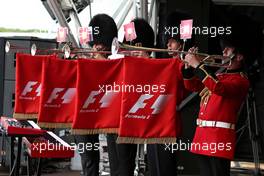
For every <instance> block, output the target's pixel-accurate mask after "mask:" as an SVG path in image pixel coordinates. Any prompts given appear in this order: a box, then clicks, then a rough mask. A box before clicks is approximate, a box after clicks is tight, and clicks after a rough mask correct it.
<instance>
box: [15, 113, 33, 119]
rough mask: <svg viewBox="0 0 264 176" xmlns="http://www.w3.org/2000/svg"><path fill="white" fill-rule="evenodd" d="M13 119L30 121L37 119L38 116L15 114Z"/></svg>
mask: <svg viewBox="0 0 264 176" xmlns="http://www.w3.org/2000/svg"><path fill="white" fill-rule="evenodd" d="M13 117H14V118H15V119H17V120H29V119H37V118H38V114H22V113H13Z"/></svg>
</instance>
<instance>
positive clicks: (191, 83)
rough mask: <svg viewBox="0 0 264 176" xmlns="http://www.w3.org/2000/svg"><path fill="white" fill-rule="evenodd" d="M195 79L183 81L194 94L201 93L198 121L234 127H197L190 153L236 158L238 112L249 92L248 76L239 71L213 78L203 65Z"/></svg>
mask: <svg viewBox="0 0 264 176" xmlns="http://www.w3.org/2000/svg"><path fill="white" fill-rule="evenodd" d="M194 73H195V75H196V76H193V77H192V78H189V79H184V85H185V87H186V88H187V89H189V90H192V91H201V90H202V89H203V90H202V91H201V93H200V96H201V104H200V112H199V116H198V119H200V120H205V121H210V122H217V123H218V124H219V123H222V122H224V123H225V124H230V125H232V128H231V126H230V128H228V127H224V128H223V127H216V126H210V127H208V126H199V125H198V126H197V128H196V132H195V136H194V139H193V143H192V145H191V152H193V153H197V154H202V155H208V156H215V157H223V158H227V159H230V160H232V159H233V158H234V152H235V143H236V132H235V129H234V124H235V123H236V121H237V113H238V111H239V108H240V106H241V104H242V102H243V101H244V100H245V97H246V95H247V92H248V89H249V81H248V79H247V77H246V76H245V75H244V74H243V73H242V72H238V71H232V72H226V73H221V74H217V75H214V74H213V73H210V71H209V70H208V68H206V67H205V66H203V65H201V66H200V67H199V68H197V69H195V71H194Z"/></svg>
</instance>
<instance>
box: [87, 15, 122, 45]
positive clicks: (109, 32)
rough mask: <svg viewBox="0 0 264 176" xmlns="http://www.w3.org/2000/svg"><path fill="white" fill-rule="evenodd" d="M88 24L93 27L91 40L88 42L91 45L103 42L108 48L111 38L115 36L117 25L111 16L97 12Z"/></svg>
mask: <svg viewBox="0 0 264 176" xmlns="http://www.w3.org/2000/svg"><path fill="white" fill-rule="evenodd" d="M89 26H91V27H92V28H93V41H91V42H89V44H90V45H91V46H92V45H94V44H103V45H104V46H105V47H107V48H108V49H110V48H111V45H112V41H113V38H114V37H117V27H116V24H115V21H114V20H113V18H111V17H110V16H108V15H106V14H97V15H95V16H94V17H93V18H92V19H91V21H90V24H89Z"/></svg>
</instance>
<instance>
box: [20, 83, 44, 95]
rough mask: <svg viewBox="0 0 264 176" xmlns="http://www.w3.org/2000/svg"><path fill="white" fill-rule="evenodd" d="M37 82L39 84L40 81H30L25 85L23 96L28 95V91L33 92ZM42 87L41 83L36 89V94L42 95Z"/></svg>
mask: <svg viewBox="0 0 264 176" xmlns="http://www.w3.org/2000/svg"><path fill="white" fill-rule="evenodd" d="M37 84H39V82H37V81H29V82H28V83H27V84H26V86H25V87H24V89H23V91H22V93H21V96H26V95H27V94H28V93H30V92H32V91H33V89H34V87H35V86H37ZM40 89H41V84H39V86H38V87H37V89H36V91H35V92H36V93H37V95H36V96H40Z"/></svg>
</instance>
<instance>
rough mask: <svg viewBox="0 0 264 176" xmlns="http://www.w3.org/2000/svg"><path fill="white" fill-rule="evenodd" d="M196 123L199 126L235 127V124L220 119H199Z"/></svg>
mask: <svg viewBox="0 0 264 176" xmlns="http://www.w3.org/2000/svg"><path fill="white" fill-rule="evenodd" d="M196 124H197V125H198V126H199V127H217V128H227V129H232V130H234V129H235V124H233V123H227V122H220V121H209V120H201V119H197V120H196Z"/></svg>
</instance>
